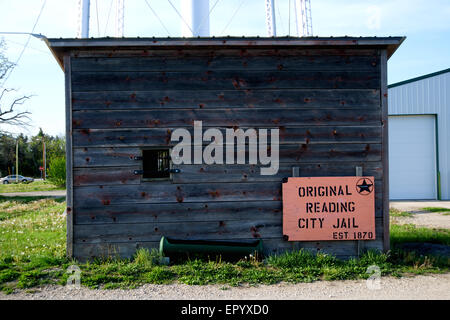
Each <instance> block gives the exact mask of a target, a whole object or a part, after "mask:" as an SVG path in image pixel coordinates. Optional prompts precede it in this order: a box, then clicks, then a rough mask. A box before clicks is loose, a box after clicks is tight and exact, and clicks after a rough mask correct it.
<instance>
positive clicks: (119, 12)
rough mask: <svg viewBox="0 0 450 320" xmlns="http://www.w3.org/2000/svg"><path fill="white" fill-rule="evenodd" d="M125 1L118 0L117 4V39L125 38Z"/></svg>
mask: <svg viewBox="0 0 450 320" xmlns="http://www.w3.org/2000/svg"><path fill="white" fill-rule="evenodd" d="M124 1H125V0H117V3H116V37H118V38H121V37H123V23H124V5H125V4H124Z"/></svg>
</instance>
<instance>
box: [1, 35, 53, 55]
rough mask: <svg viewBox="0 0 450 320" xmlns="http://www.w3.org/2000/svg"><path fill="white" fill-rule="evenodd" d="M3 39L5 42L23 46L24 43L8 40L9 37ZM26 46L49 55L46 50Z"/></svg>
mask: <svg viewBox="0 0 450 320" xmlns="http://www.w3.org/2000/svg"><path fill="white" fill-rule="evenodd" d="M5 41H6V42H10V43H12V44H15V45H17V46H20V47H23V46H24V45H25V44H24V43H20V42H17V41H13V40H9V39H5ZM28 48H29V49H32V50H36V51H39V52H42V53H45V54H48V55H49V56H51V54H50V53H49V52H48V51H44V50H41V49H38V48H34V47H32V46H28Z"/></svg>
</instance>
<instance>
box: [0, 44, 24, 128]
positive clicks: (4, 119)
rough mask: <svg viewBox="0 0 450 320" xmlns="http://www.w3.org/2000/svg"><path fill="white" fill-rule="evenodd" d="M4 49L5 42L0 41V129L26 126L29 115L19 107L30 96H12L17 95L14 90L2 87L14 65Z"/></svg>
mask: <svg viewBox="0 0 450 320" xmlns="http://www.w3.org/2000/svg"><path fill="white" fill-rule="evenodd" d="M4 49H5V42H4V41H3V40H0V127H1V126H3V125H5V124H8V125H13V126H27V125H28V124H29V121H30V117H29V115H30V114H31V113H30V112H28V111H23V110H20V107H21V105H23V104H24V103H25V102H26V101H27V100H28V99H30V98H31V96H24V95H17V94H13V93H17V91H16V90H15V89H11V88H5V87H4V85H5V81H6V79H7V78H8V76H9V74H10V73H11V72H12V70H13V69H14V67H15V64H14V63H12V62H11V61H9V60H8V58H7V57H6V56H5V54H4ZM0 130H1V128H0Z"/></svg>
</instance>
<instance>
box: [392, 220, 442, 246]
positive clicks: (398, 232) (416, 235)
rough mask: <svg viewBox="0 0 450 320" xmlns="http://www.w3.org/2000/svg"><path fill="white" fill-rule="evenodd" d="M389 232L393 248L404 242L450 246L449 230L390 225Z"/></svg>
mask: <svg viewBox="0 0 450 320" xmlns="http://www.w3.org/2000/svg"><path fill="white" fill-rule="evenodd" d="M390 232H391V244H392V245H393V246H396V245H398V244H402V243H406V242H428V243H434V244H444V245H447V246H450V229H430V228H420V227H416V226H415V225H413V224H405V225H397V224H392V225H391V228H390Z"/></svg>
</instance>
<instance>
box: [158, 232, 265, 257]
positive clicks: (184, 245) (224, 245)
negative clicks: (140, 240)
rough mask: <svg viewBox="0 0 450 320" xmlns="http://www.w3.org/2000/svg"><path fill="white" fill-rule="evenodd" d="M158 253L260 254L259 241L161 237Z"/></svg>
mask: <svg viewBox="0 0 450 320" xmlns="http://www.w3.org/2000/svg"><path fill="white" fill-rule="evenodd" d="M159 252H160V253H161V254H162V255H164V256H168V255H170V254H185V253H203V254H204V253H206V254H223V255H249V254H253V253H255V252H257V253H258V254H262V252H263V246H262V241H261V240H255V241H252V242H238V241H209V240H177V239H170V238H166V237H162V238H161V241H160V242H159Z"/></svg>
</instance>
